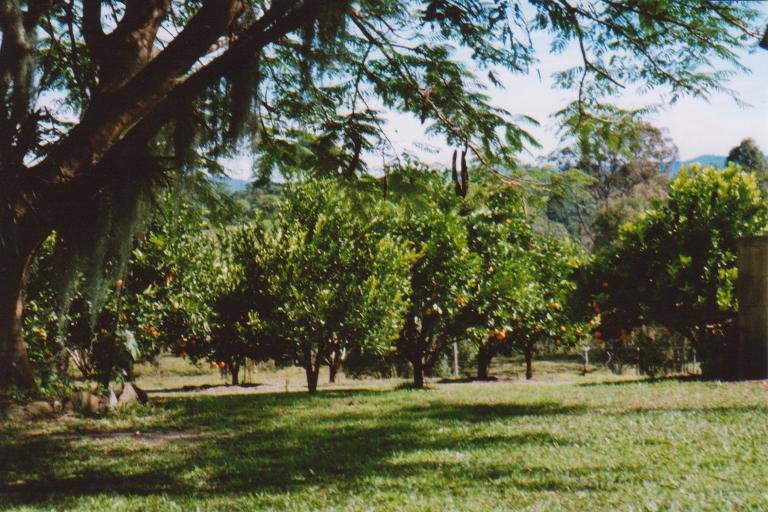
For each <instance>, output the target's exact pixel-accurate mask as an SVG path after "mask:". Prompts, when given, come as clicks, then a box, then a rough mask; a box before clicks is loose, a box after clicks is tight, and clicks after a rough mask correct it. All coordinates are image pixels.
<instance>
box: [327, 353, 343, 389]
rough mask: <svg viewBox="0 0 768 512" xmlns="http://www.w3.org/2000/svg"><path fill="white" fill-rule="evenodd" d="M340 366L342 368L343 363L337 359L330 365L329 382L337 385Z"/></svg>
mask: <svg viewBox="0 0 768 512" xmlns="http://www.w3.org/2000/svg"><path fill="white" fill-rule="evenodd" d="M339 366H341V361H339V360H337V359H336V358H334V359H333V361H332V362H331V364H330V365H328V382H330V383H331V384H335V383H336V374H337V373H338V372H339Z"/></svg>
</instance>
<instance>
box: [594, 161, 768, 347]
mask: <svg viewBox="0 0 768 512" xmlns="http://www.w3.org/2000/svg"><path fill="white" fill-rule="evenodd" d="M767 222H768V206H766V203H765V201H764V200H763V198H762V195H761V193H760V190H759V188H758V185H757V180H756V178H755V176H754V175H753V174H748V173H744V172H742V171H741V170H739V168H738V167H735V166H729V167H728V168H726V169H723V170H718V169H714V168H711V167H707V168H701V167H699V166H693V167H692V168H689V169H683V170H681V172H680V174H679V175H678V177H677V178H676V179H675V180H674V181H673V182H672V184H671V186H670V191H669V199H668V201H666V202H664V203H658V204H657V205H656V206H655V207H654V208H653V209H651V210H650V211H648V212H647V213H646V214H644V215H643V216H641V217H640V218H639V219H638V220H637V221H636V222H634V223H629V224H627V225H625V226H624V227H623V228H622V231H621V235H620V237H619V238H618V239H617V240H616V241H615V242H614V243H613V244H611V245H610V246H609V247H608V248H606V250H604V251H602V252H601V253H600V254H599V255H598V257H597V258H596V260H595V262H594V266H593V271H592V277H591V281H592V282H591V284H592V290H593V295H594V298H595V300H596V301H597V304H598V306H599V309H600V310H601V316H602V326H601V332H603V334H604V335H605V336H606V337H607V338H616V337H618V333H619V331H620V330H621V329H627V330H629V329H631V328H633V327H636V326H640V325H644V324H652V323H654V324H659V325H662V326H664V327H667V328H669V329H671V330H673V331H675V332H678V333H680V334H681V335H683V336H686V337H687V338H688V339H690V340H691V341H692V342H693V343H694V344H695V346H696V348H697V350H699V351H700V355H701V356H702V357H704V356H706V357H707V358H710V359H711V358H718V357H724V356H725V355H726V354H723V353H721V351H720V350H719V349H718V348H717V347H714V348H712V347H707V346H705V345H708V344H711V343H712V342H713V339H714V340H715V341H714V342H715V343H724V341H723V333H724V331H725V330H727V329H728V326H729V324H730V322H731V321H732V320H733V317H734V315H735V312H736V310H737V304H736V300H735V296H734V285H735V280H736V243H737V240H738V239H739V238H740V237H743V236H750V235H757V234H761V233H764V231H765V227H766V223H767ZM717 339H720V340H721V341H720V342H717V341H716V340H717Z"/></svg>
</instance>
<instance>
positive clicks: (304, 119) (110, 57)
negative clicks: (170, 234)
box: [0, 0, 759, 389]
mask: <svg viewBox="0 0 768 512" xmlns="http://www.w3.org/2000/svg"><path fill="white" fill-rule="evenodd" d="M755 18H756V12H755V11H754V10H753V9H752V8H751V7H750V6H749V4H748V3H741V2H729V3H724V2H701V1H699V0H681V1H676V2H658V1H656V0H641V1H637V2H631V3H623V2H615V1H611V0H595V1H591V2H586V1H577V0H554V1H551V2H540V1H533V0H527V1H509V0H489V1H485V2H477V1H475V0H409V1H406V0H399V1H397V0H376V1H374V0H357V1H352V0H326V1H318V0H273V1H267V0H252V1H245V0H176V1H173V0H122V1H121V0H117V1H114V2H102V0H6V1H4V2H2V3H1V4H0V31H2V43H0V197H1V198H2V199H1V202H0V389H4V388H6V387H7V386H9V385H16V386H19V387H30V386H33V385H34V380H33V374H32V371H31V368H30V366H29V364H28V360H27V355H26V348H25V344H24V341H23V338H22V335H21V319H22V311H23V307H22V306H23V300H22V291H23V283H24V277H25V274H26V272H27V268H28V266H29V263H30V260H31V259H32V256H33V255H34V253H35V251H36V250H37V248H38V247H39V246H40V244H41V243H42V242H43V240H45V239H46V238H47V237H48V235H50V234H51V233H52V232H53V231H56V232H57V233H58V235H59V236H60V237H61V238H62V239H63V240H66V242H67V243H68V244H70V245H71V246H72V247H73V250H72V254H80V255H81V256H82V257H81V258H74V259H75V260H77V259H79V260H80V261H83V262H85V263H84V266H85V267H86V268H89V269H93V271H94V272H95V271H98V270H99V269H100V268H102V266H101V265H99V264H97V263H98V260H99V259H100V258H103V257H104V256H105V255H107V254H109V253H110V250H108V249H109V248H110V245H114V247H113V248H114V249H115V250H119V249H120V244H119V243H117V244H112V242H120V241H121V240H122V241H123V243H124V241H125V239H126V238H129V237H128V236H127V235H128V234H130V230H131V228H132V226H133V224H134V223H133V220H134V219H135V216H136V214H137V213H138V210H137V208H136V205H137V204H138V202H139V201H140V200H141V198H142V197H144V196H145V194H146V193H147V189H148V188H149V185H151V184H152V183H154V182H155V181H156V180H157V179H158V177H161V176H163V175H168V174H169V172H170V171H174V170H185V169H190V168H200V167H206V168H209V169H212V168H215V167H216V161H217V159H218V158H220V157H222V156H226V155H231V154H233V152H234V151H235V150H237V149H238V148H239V149H243V150H245V149H251V150H252V151H253V152H255V153H257V154H258V155H259V157H260V158H258V160H257V161H258V169H257V170H258V171H259V172H260V173H262V174H268V173H270V172H272V171H273V170H274V169H275V168H276V166H280V168H281V170H284V171H286V172H289V171H290V170H291V169H298V168H303V169H306V170H309V171H310V172H317V173H321V172H322V173H334V174H342V175H354V174H355V173H359V172H361V171H362V170H364V168H365V166H364V162H363V159H361V153H362V152H363V151H365V150H371V149H376V148H379V147H381V146H382V145H385V143H386V138H385V137H382V134H381V125H382V118H381V114H380V113H379V112H377V111H376V110H374V109H373V108H372V107H371V105H372V104H383V105H384V106H386V107H388V108H392V109H397V110H401V111H405V112H410V113H412V114H414V115H416V116H417V117H419V118H421V119H422V121H423V122H429V123H430V126H429V129H430V130H431V131H432V132H435V133H440V134H443V135H444V136H445V137H446V138H447V140H448V143H449V144H453V145H457V146H462V147H467V148H468V149H469V151H470V152H471V153H474V155H475V157H476V158H477V159H478V160H479V161H480V162H482V163H483V164H484V165H485V167H486V168H492V167H493V164H494V163H495V162H498V161H499V160H505V159H508V158H510V157H511V156H512V155H513V154H514V153H515V152H516V151H517V150H519V149H520V147H521V146H522V144H523V143H524V142H525V141H526V140H528V139H529V137H528V136H527V134H526V133H525V131H524V130H523V129H522V128H521V127H520V125H519V123H518V122H517V121H516V118H515V117H514V116H512V115H511V114H510V113H508V112H505V111H503V110H500V109H497V108H494V107H493V106H492V105H489V104H488V99H487V97H486V96H484V95H483V93H482V83H481V82H479V81H478V80H477V79H476V78H475V77H474V76H473V75H472V74H471V73H470V72H469V71H468V66H467V65H465V63H463V62H461V60H460V57H459V56H458V55H466V54H467V53H469V54H470V55H471V57H472V59H473V60H474V61H475V62H476V63H477V64H478V65H477V66H476V69H482V70H483V73H486V74H487V81H488V82H491V83H494V84H497V85H499V78H498V77H499V74H498V69H499V68H505V69H507V70H509V71H511V72H515V73H528V72H529V71H530V70H531V65H532V64H533V62H534V61H535V57H536V52H535V50H536V49H535V48H534V47H533V43H532V42H531V41H532V39H531V37H530V34H531V32H537V31H539V32H547V33H549V34H550V35H551V36H552V38H553V41H554V42H553V45H552V48H548V49H545V51H562V50H563V49H564V48H566V47H567V46H568V45H569V44H570V43H574V44H576V45H577V46H578V48H579V49H580V50H581V55H582V60H581V62H579V63H577V64H575V65H574V67H572V68H570V69H567V70H564V71H563V72H562V73H560V74H559V75H558V81H559V83H560V85H562V86H563V87H567V88H573V89H574V90H577V91H578V100H577V101H576V102H575V103H574V105H573V106H572V110H573V111H574V112H577V113H578V114H579V116H581V117H584V118H592V119H598V118H599V119H603V120H605V121H608V122H610V121H611V120H610V119H609V116H608V115H606V114H605V112H604V111H602V109H601V107H600V105H601V103H602V100H603V99H604V98H605V97H606V96H608V95H611V94H614V93H615V92H617V90H618V89H620V88H621V87H623V86H625V85H627V84H630V83H640V84H642V85H643V87H645V88H646V89H650V88H656V87H668V88H669V89H670V90H671V93H672V95H673V96H679V95H683V94H694V95H707V94H708V93H710V92H712V91H714V90H717V89H718V88H719V86H720V84H721V81H722V79H723V78H724V73H723V72H720V71H707V70H711V69H712V67H711V66H709V64H712V63H714V61H715V60H724V61H729V62H730V63H732V64H736V65H738V64H737V63H736V57H735V53H734V51H735V50H736V49H737V48H738V47H739V46H740V45H742V44H744V42H745V41H747V40H750V39H754V40H755V41H757V39H758V38H759V34H758V32H757V31H755V30H753V29H751V28H749V25H750V24H751V23H752V21H753V20H754V19H755ZM374 98H378V100H377V101H376V102H375V103H374V102H372V100H373V99H374ZM244 136H247V137H245V138H244ZM244 142H247V143H244ZM241 143H243V144H241ZM105 241H109V242H110V243H105ZM123 250H124V248H123Z"/></svg>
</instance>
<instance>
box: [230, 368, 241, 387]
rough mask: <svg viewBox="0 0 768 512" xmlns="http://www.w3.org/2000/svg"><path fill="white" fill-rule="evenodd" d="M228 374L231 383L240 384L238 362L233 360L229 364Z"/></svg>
mask: <svg viewBox="0 0 768 512" xmlns="http://www.w3.org/2000/svg"><path fill="white" fill-rule="evenodd" d="M229 375H230V376H231V377H232V385H233V386H239V385H240V363H235V362H233V363H230V364H229Z"/></svg>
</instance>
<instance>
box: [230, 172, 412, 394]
mask: <svg viewBox="0 0 768 512" xmlns="http://www.w3.org/2000/svg"><path fill="white" fill-rule="evenodd" d="M365 200H366V198H361V197H356V196H355V194H354V193H353V192H352V191H346V190H345V189H344V188H343V187H342V186H341V185H340V184H338V183H337V182H335V181H333V180H322V181H318V182H316V183H309V184H304V185H296V186H294V187H292V188H291V189H290V190H289V191H288V192H287V193H286V196H285V197H284V199H283V200H282V203H281V208H280V215H279V216H278V218H276V219H274V221H273V225H272V226H271V227H270V228H269V229H268V230H265V231H259V232H260V233H262V234H263V236H264V237H265V240H267V242H266V244H264V243H263V242H262V243H261V244H259V243H258V242H257V241H256V238H255V232H254V231H253V230H251V234H250V235H249V237H250V238H249V239H248V241H246V244H241V251H240V252H239V254H238V259H240V261H241V263H240V264H241V265H242V267H243V269H244V272H245V274H244V284H243V286H244V288H243V289H244V290H245V297H246V299H247V304H248V305H249V307H250V308H251V311H250V317H249V318H250V324H251V326H252V327H256V326H258V327H264V328H266V329H268V331H269V332H270V333H272V334H271V335H272V336H273V337H274V339H277V340H279V342H278V343H276V344H274V345H271V346H272V347H273V350H274V351H272V350H270V349H267V352H272V353H271V354H270V356H271V357H272V358H274V359H276V360H278V361H286V362H290V363H294V364H297V365H299V366H302V367H303V368H304V369H305V371H306V372H307V381H308V385H309V389H310V391H311V392H314V391H315V390H316V389H317V377H318V372H319V369H320V366H321V365H323V364H327V365H329V366H331V368H332V370H333V371H335V370H337V369H338V366H339V364H340V362H341V360H342V359H343V358H344V357H345V356H346V353H347V352H349V351H356V352H358V353H360V352H370V353H374V354H376V353H379V354H380V353H385V352H387V351H388V350H391V346H392V345H391V342H392V340H393V339H394V338H395V337H396V336H397V333H398V331H399V330H400V324H401V321H402V313H403V309H404V307H405V304H406V299H407V294H408V281H407V270H408V266H409V264H410V262H411V258H412V255H411V252H410V250H409V249H408V246H407V245H406V244H405V243H404V241H403V240H402V239H401V238H400V237H399V236H398V235H396V234H392V233H390V232H387V230H386V227H387V226H389V224H390V223H392V222H396V220H395V219H396V216H395V214H394V211H393V209H392V208H391V206H389V205H385V204H383V203H382V202H380V201H379V202H373V203H371V204H368V205H365V204H364V201H365ZM265 248H267V249H266V250H265ZM267 269H268V270H267ZM272 339H273V338H269V340H272ZM258 341H259V340H255V342H256V343H258Z"/></svg>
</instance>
